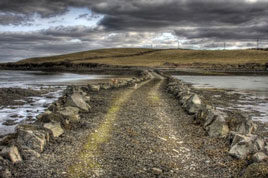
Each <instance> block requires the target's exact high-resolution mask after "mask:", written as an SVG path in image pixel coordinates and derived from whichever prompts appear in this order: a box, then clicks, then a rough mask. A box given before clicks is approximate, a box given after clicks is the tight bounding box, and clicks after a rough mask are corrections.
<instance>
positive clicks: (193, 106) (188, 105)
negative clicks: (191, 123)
mask: <svg viewBox="0 0 268 178" xmlns="http://www.w3.org/2000/svg"><path fill="white" fill-rule="evenodd" d="M201 104H202V101H201V99H200V98H199V96H197V95H196V94H194V95H192V96H191V97H190V98H189V99H188V100H187V101H186V102H185V104H184V105H185V106H184V107H185V109H186V111H187V112H188V113H189V114H196V113H197V112H198V111H199V109H200V108H201Z"/></svg>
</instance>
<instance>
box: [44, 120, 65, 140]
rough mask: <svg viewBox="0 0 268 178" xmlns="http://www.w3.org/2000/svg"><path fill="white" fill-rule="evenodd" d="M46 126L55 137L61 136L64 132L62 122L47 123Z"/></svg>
mask: <svg viewBox="0 0 268 178" xmlns="http://www.w3.org/2000/svg"><path fill="white" fill-rule="evenodd" d="M44 128H46V129H48V130H50V131H51V132H52V135H53V137H54V138H56V137H59V136H61V135H62V134H63V133H64V130H63V129H62V127H61V124H60V122H49V123H45V124H44Z"/></svg>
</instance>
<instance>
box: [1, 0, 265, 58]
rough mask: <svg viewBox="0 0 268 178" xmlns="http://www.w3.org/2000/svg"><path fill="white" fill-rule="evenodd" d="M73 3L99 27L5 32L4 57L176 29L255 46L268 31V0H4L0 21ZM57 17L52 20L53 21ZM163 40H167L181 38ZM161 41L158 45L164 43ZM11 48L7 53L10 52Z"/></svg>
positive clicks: (145, 37) (135, 39)
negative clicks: (95, 21) (99, 16)
mask: <svg viewBox="0 0 268 178" xmlns="http://www.w3.org/2000/svg"><path fill="white" fill-rule="evenodd" d="M69 7H82V8H88V9H91V10H92V12H93V14H81V15H80V16H78V17H77V19H80V18H83V19H88V20H92V19H94V18H98V15H96V14H101V15H104V18H103V19H102V20H101V21H100V22H99V23H98V26H97V27H96V28H89V27H85V26H82V25H84V24H81V26H73V27H66V26H65V27H64V26H59V27H55V28H49V27H48V29H43V30H39V31H35V32H27V33H22V32H20V33H19V32H12V33H11V32H0V60H1V59H3V58H7V57H8V56H9V58H10V59H13V60H17V59H19V58H20V59H21V58H25V57H32V56H43V55H52V54H60V53H65V52H75V51H82V50H87V49H94V48H102V47H134V46H136V47H139V46H140V47H147V46H150V45H151V43H153V42H155V41H157V42H159V43H161V40H162V39H160V40H155V41H154V39H155V38H157V36H159V35H161V33H163V32H171V33H173V35H175V36H176V37H177V38H178V39H180V40H181V41H182V42H181V45H182V46H185V47H189V48H191V47H193V46H194V47H195V46H196V47H197V48H198V47H201V48H217V47H218V46H222V44H223V42H228V44H229V45H231V44H232V46H236V47H253V46H254V41H256V39H257V38H262V37H265V36H267V34H268V31H267V29H268V20H267V19H268V18H267V17H268V8H267V7H268V1H267V0H259V1H253V0H217V1H215V0H65V1H62V0H38V1H37V0H27V1H25V0H1V1H0V24H1V25H11V24H13V25H20V24H25V23H30V22H31V20H32V17H33V16H34V15H36V14H39V15H40V16H41V17H42V18H48V17H53V16H57V15H61V14H63V13H65V12H67V11H68V9H69ZM51 23H53V21H51ZM176 40H177V39H176V38H174V39H173V41H172V40H166V41H165V40H164V41H163V40H162V44H161V45H162V46H169V45H170V46H172V45H174V44H176V43H177V42H176ZM161 45H159V46H161ZM7 53H8V55H7Z"/></svg>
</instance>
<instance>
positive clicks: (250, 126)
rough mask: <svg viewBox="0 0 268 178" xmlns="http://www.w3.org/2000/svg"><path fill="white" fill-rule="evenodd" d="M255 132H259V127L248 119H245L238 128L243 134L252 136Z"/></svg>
mask: <svg viewBox="0 0 268 178" xmlns="http://www.w3.org/2000/svg"><path fill="white" fill-rule="evenodd" d="M255 130H257V125H256V124H255V123H254V122H253V121H252V120H251V119H250V118H248V117H247V118H244V119H243V121H242V122H241V123H240V124H239V125H238V127H237V132H238V133H241V134H251V133H253V132H254V131H255Z"/></svg>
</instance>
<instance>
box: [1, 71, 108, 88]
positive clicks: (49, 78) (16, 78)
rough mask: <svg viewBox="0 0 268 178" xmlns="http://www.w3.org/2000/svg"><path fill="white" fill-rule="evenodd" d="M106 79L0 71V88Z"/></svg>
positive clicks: (38, 72)
mask: <svg viewBox="0 0 268 178" xmlns="http://www.w3.org/2000/svg"><path fill="white" fill-rule="evenodd" d="M107 77H110V76H109V75H89V74H72V73H59V72H41V71H9V70H0V88H9V87H13V88H14V87H19V88H28V87H30V88H32V87H34V86H35V85H39V86H40V85H65V83H70V82H74V81H78V80H94V79H103V78H107Z"/></svg>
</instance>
